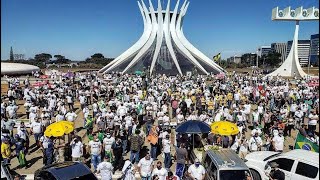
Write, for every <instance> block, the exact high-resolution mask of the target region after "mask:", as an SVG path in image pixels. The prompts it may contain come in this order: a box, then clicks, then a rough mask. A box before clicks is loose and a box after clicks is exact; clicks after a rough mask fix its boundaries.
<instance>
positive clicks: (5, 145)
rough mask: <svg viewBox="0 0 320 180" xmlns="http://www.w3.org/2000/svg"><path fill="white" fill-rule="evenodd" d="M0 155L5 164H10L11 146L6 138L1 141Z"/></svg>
mask: <svg viewBox="0 0 320 180" xmlns="http://www.w3.org/2000/svg"><path fill="white" fill-rule="evenodd" d="M1 156H2V158H3V163H4V164H5V165H7V164H10V156H11V147H10V143H9V139H7V138H5V139H4V140H3V141H2V142H1Z"/></svg>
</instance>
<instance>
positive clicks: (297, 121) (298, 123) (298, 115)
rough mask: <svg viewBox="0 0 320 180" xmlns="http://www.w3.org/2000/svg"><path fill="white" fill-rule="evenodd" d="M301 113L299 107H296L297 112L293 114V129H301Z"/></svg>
mask: <svg viewBox="0 0 320 180" xmlns="http://www.w3.org/2000/svg"><path fill="white" fill-rule="evenodd" d="M303 116H304V114H303V112H302V110H301V108H300V107H298V110H297V111H296V112H295V113H294V117H295V128H296V129H299V128H300V127H301V122H303V121H302V120H303Z"/></svg>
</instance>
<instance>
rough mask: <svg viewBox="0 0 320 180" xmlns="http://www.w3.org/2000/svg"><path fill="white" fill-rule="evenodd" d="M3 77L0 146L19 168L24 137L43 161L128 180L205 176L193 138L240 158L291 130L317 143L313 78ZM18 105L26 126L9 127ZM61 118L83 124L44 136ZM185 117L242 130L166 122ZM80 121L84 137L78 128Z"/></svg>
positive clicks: (280, 145) (275, 145)
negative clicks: (192, 130)
mask: <svg viewBox="0 0 320 180" xmlns="http://www.w3.org/2000/svg"><path fill="white" fill-rule="evenodd" d="M7 80H8V84H9V88H8V91H7V93H6V95H5V96H4V97H3V98H2V101H1V128H2V130H1V155H2V159H3V161H4V162H5V163H7V164H9V163H10V160H11V159H12V158H13V157H17V158H18V160H19V168H20V167H21V168H22V167H25V168H28V162H27V160H26V159H27V158H26V156H28V155H30V148H29V147H30V143H29V142H30V138H34V139H35V142H36V143H35V144H34V145H33V146H34V147H35V148H39V149H41V150H42V152H43V164H44V165H49V164H52V163H55V162H64V161H67V160H72V161H81V162H85V163H88V164H89V165H92V167H93V171H94V173H98V174H101V176H102V177H103V178H105V179H111V178H112V174H114V173H115V172H116V171H117V170H118V171H121V172H122V174H123V176H122V177H123V178H124V179H126V180H131V179H135V174H136V173H139V174H140V177H141V178H142V179H146V180H149V179H159V180H165V179H181V178H182V177H184V176H186V177H189V178H191V179H198V180H200V179H204V177H205V170H204V168H203V166H201V162H200V161H199V160H194V161H193V162H194V164H192V165H188V164H189V163H191V162H190V153H191V149H192V147H193V146H195V147H199V146H201V144H202V143H203V142H205V143H206V144H209V145H217V146H221V147H223V148H230V149H232V150H234V151H235V152H236V153H237V154H239V156H240V158H244V157H245V156H246V154H247V153H250V152H254V151H261V150H266V151H278V152H282V151H284V146H285V145H287V146H289V144H285V143H284V142H285V137H288V138H295V137H294V133H293V132H294V131H295V130H298V131H299V132H300V134H302V135H303V136H305V137H307V138H308V139H309V140H311V141H312V142H314V143H316V144H318V145H319V134H318V133H319V132H317V131H316V126H317V124H318V119H319V116H318V115H319V111H318V109H319V89H318V86H309V85H308V82H309V81H311V80H310V79H295V80H294V82H293V81H291V80H289V79H284V78H281V77H265V76H264V75H261V74H255V73H252V74H249V73H248V74H237V73H235V72H233V73H231V74H227V75H225V76H224V77H222V78H220V77H219V78H217V77H216V76H214V75H207V76H205V75H193V76H179V75H177V76H166V75H156V76H151V77H150V76H148V75H146V76H145V75H143V76H141V75H129V74H123V75H120V74H118V73H112V74H104V75H103V76H99V75H98V74H97V73H96V72H88V73H77V74H76V75H75V76H73V77H71V78H61V77H52V79H49V81H50V83H46V84H43V85H41V86H33V84H32V83H31V80H30V77H27V78H25V79H21V80H23V82H22V83H20V79H19V78H17V77H12V78H11V77H7ZM37 81H38V80H37ZM39 81H41V80H39ZM18 109H23V111H22V112H23V114H25V116H26V118H27V119H28V120H29V123H28V124H29V130H28V129H27V127H26V125H25V123H23V122H22V123H20V124H19V126H18V127H17V131H15V133H14V129H15V121H14V120H15V119H17V118H18V113H19V112H18ZM24 112H25V113H24ZM20 113H21V112H20ZM64 120H66V121H70V122H72V123H74V124H77V123H75V122H76V121H77V122H78V121H79V122H81V123H80V128H76V127H77V126H76V125H74V127H75V130H74V131H73V132H72V133H70V134H68V135H66V136H61V137H46V136H45V135H44V131H45V130H46V128H47V127H48V126H49V125H50V124H52V123H54V122H59V121H64ZM188 120H199V121H203V122H206V123H208V124H211V123H212V122H216V121H224V120H225V121H230V122H233V123H235V124H236V125H237V126H238V129H239V131H240V133H239V134H238V135H234V136H220V135H217V134H213V133H209V134H206V135H204V136H201V137H200V136H196V138H195V142H194V144H192V142H193V141H192V140H191V136H190V134H183V133H180V134H179V133H175V132H174V130H173V127H175V126H176V125H179V124H181V123H183V122H185V121H188ZM81 129H85V132H86V136H87V137H86V138H87V139H88V142H85V141H84V139H85V137H80V136H79V135H78V132H79V131H80V130H81ZM248 134H250V136H249V135H248ZM201 138H204V140H203V141H202V139H201ZM202 145H203V144H202ZM290 145H291V146H293V145H294V144H290ZM13 147H15V148H13ZM13 149H15V153H14V156H13V153H12V152H11V151H12V150H13ZM127 155H128V156H127ZM126 157H128V158H127V159H126ZM173 164H175V166H176V168H175V169H174V170H172V168H171V166H172V165H173Z"/></svg>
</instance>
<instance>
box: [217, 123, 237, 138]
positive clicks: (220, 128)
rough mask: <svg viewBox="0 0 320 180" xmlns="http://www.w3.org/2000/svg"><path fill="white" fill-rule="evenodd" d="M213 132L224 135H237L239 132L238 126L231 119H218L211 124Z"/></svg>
mask: <svg viewBox="0 0 320 180" xmlns="http://www.w3.org/2000/svg"><path fill="white" fill-rule="evenodd" d="M211 132H212V133H213V134H219V135H222V136H230V135H236V134H238V133H239V129H238V126H237V125H236V124H234V123H231V122H229V121H218V122H214V123H212V124H211Z"/></svg>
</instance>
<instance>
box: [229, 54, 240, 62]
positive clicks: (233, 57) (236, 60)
mask: <svg viewBox="0 0 320 180" xmlns="http://www.w3.org/2000/svg"><path fill="white" fill-rule="evenodd" d="M227 62H233V63H235V64H240V63H241V56H237V55H235V56H231V57H229V58H228V59H227Z"/></svg>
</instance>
